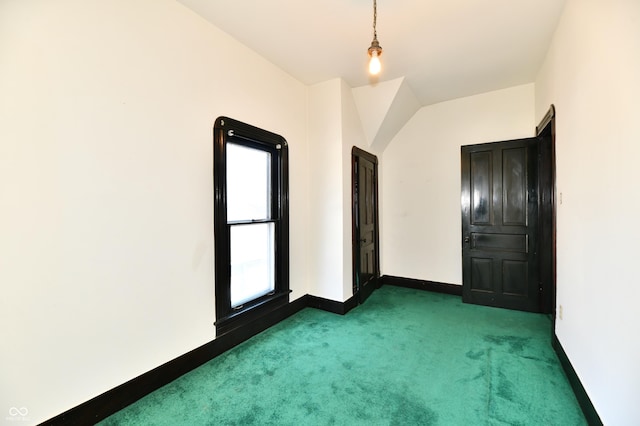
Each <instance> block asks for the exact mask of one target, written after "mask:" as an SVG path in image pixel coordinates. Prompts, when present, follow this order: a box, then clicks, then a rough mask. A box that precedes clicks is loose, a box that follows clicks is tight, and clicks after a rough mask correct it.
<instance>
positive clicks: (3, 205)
mask: <svg viewBox="0 0 640 426" xmlns="http://www.w3.org/2000/svg"><path fill="white" fill-rule="evenodd" d="M0 94H1V95H0V120H1V121H2V122H1V124H0V235H1V236H2V237H1V238H0V282H1V283H2V289H3V294H2V297H1V298H0V336H1V341H2V350H1V351H0V365H1V366H2V367H1V368H2V379H1V380H0V421H4V420H5V416H6V415H7V414H6V413H8V412H9V408H10V407H14V406H15V407H26V408H27V409H28V410H29V414H28V417H29V419H30V422H31V423H37V422H40V421H43V420H45V419H47V418H50V417H52V416H55V415H57V414H59V413H61V412H63V411H65V410H67V409H69V408H72V407H74V406H76V405H78V404H80V403H82V402H84V401H86V400H88V399H90V398H92V397H94V396H96V395H99V394H101V393H103V392H105V391H106V390H109V389H111V388H113V387H115V386H117V385H120V384H122V383H124V382H126V381H127V380H129V379H131V378H133V377H135V376H137V375H139V374H141V373H144V372H146V371H148V370H151V369H152V368H155V367H157V366H158V365H160V364H162V363H164V362H166V361H169V360H171V359H173V358H175V357H176V356H179V355H181V354H184V353H186V352H188V351H189V350H191V349H194V348H196V347H198V346H199V345H202V344H204V343H206V342H208V341H210V340H211V339H213V338H214V336H215V330H214V326H213V321H214V320H215V312H214V282H213V251H212V250H213V223H212V222H213V208H212V204H213V199H212V192H213V184H212V167H213V166H212V127H213V123H214V120H215V118H216V117H217V116H219V115H228V116H231V117H233V118H236V119H238V120H242V121H246V122H248V123H251V124H254V125H257V126H260V127H263V128H265V129H267V130H270V131H273V132H276V133H279V134H281V135H283V136H284V137H285V138H286V139H287V140H288V142H289V147H290V148H289V149H290V176H291V179H290V206H291V208H290V215H291V232H290V235H291V287H292V289H293V296H292V297H293V298H297V297H299V296H301V295H303V294H306V293H307V292H308V289H307V281H308V265H307V263H308V261H307V249H308V246H309V241H308V240H307V232H306V230H307V228H308V226H307V225H308V207H309V203H308V191H307V189H308V177H307V176H308V172H307V169H308V163H307V161H308V152H307V141H306V137H307V124H306V123H307V121H306V120H307V87H306V86H305V85H303V84H301V83H300V82H298V81H296V80H293V79H292V78H291V77H290V76H289V75H288V74H286V73H284V72H282V71H280V70H279V69H277V68H276V67H275V66H273V65H272V64H270V63H268V62H266V61H265V60H263V59H262V58H261V57H259V56H257V55H256V54H255V53H253V52H251V51H250V50H248V49H247V48H245V47H243V46H242V45H240V44H238V43H237V42H236V41H234V40H233V39H231V38H230V37H228V36H227V35H225V34H224V33H222V32H221V31H219V30H217V29H216V28H214V27H212V26H211V25H210V24H208V23H206V22H205V21H204V20H202V19H201V18H199V17H198V16H196V15H195V14H193V13H192V12H191V11H189V10H187V9H186V8H184V7H183V6H181V5H179V4H178V3H176V2H174V1H170V0H139V1H135V2H131V1H128V0H112V1H100V0H57V1H46V2H43V1H3V2H0ZM27 423H29V422H27Z"/></svg>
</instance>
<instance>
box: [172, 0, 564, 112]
mask: <svg viewBox="0 0 640 426" xmlns="http://www.w3.org/2000/svg"><path fill="white" fill-rule="evenodd" d="M178 1H179V2H180V3H182V4H184V5H185V6H187V7H188V8H190V9H192V10H193V11H195V12H196V13H198V14H199V15H201V16H202V17H203V18H205V19H206V20H208V21H209V22H211V23H212V24H214V25H215V26H216V27H218V28H220V29H222V30H223V31H225V32H227V33H228V34H230V35H231V36H233V37H234V38H236V39H237V40H239V41H240V42H242V43H243V44H245V45H246V46H248V47H249V48H251V49H252V50H254V51H256V52H258V53H259V54H261V55H262V56H264V57H265V58H267V59H268V60H269V61H271V62H272V63H274V64H276V65H277V66H279V67H280V68H282V69H283V70H285V71H286V72H288V73H289V74H291V75H292V76H293V77H295V78H296V79H298V80H300V81H302V82H304V83H306V84H315V83H319V82H323V81H326V80H330V79H333V78H336V77H340V78H343V79H344V80H345V81H346V82H347V84H349V85H350V86H351V87H359V86H364V85H367V84H370V83H375V82H374V81H372V80H370V77H369V76H368V74H367V68H366V67H367V60H368V56H367V48H368V47H369V45H370V43H371V39H372V38H373V27H372V25H373V0H319V1H315V2H309V1H305V0H269V1H266V0H178ZM564 3H565V0H378V6H377V7H378V18H377V32H378V40H379V41H380V45H381V46H382V48H383V50H384V51H383V55H382V57H381V60H382V66H383V69H382V72H381V74H380V76H379V79H380V81H386V80H392V79H395V78H398V77H405V78H406V82H407V83H408V85H409V86H410V87H411V89H412V90H413V92H414V93H415V95H416V96H417V98H418V99H419V101H420V102H421V103H422V105H429V104H433V103H436V102H441V101H445V100H449V99H455V98H459V97H463V96H470V95H474V94H478V93H483V92H488V91H491V90H498V89H502V88H506V87H511V86H515V85H519V84H525V83H530V82H533V81H534V80H535V76H536V74H537V72H538V69H539V68H540V66H541V64H542V60H543V58H544V55H545V53H546V51H547V48H548V47H549V43H550V41H551V38H552V36H553V32H554V30H555V28H556V25H557V23H558V19H559V17H560V14H561V12H562V8H563V6H564Z"/></svg>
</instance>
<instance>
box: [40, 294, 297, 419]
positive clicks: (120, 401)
mask: <svg viewBox="0 0 640 426" xmlns="http://www.w3.org/2000/svg"><path fill="white" fill-rule="evenodd" d="M308 297H309V296H307V295H305V296H303V297H301V298H299V299H297V300H294V301H293V302H291V303H289V304H287V305H285V306H282V307H280V308H279V309H277V310H274V311H271V312H269V313H268V314H266V315H265V316H263V317H261V318H259V319H256V320H255V321H253V322H251V323H249V324H247V325H246V326H244V327H241V328H237V329H234V330H232V331H230V332H228V333H225V334H223V335H221V336H219V337H217V338H216V339H215V340H212V341H211V342H209V343H205V344H204V345H202V346H200V347H199V348H196V349H194V350H192V351H190V352H187V353H186V354H184V355H181V356H179V357H178V358H175V359H173V360H171V361H169V362H167V363H165V364H163V365H161V366H159V367H157V368H154V369H153V370H151V371H148V372H146V373H144V374H142V375H140V376H138V377H136V378H134V379H131V380H129V381H128V382H126V383H124V384H122V385H120V386H117V387H115V388H113V389H111V390H109V391H107V392H105V393H103V394H101V395H98V396H97V397H95V398H93V399H91V400H89V401H87V402H85V403H83V404H80V405H78V406H77V407H74V408H72V409H70V410H68V411H65V412H64V413H62V414H60V415H58V416H56V417H53V418H51V419H49V420H47V421H45V422H43V423H42V424H43V425H87V424H95V423H97V422H99V421H101V420H104V419H106V418H107V417H109V416H110V415H112V414H114V413H116V412H118V411H120V410H122V409H123V408H125V407H126V406H128V405H130V404H132V403H134V402H136V401H137V400H139V399H140V398H142V397H144V396H146V395H148V394H150V393H151V392H153V391H155V390H156V389H159V388H161V387H162V386H164V385H166V384H169V383H170V382H172V381H174V380H175V379H177V378H178V377H180V376H182V375H183V374H186V373H188V372H189V371H191V370H193V369H195V368H197V367H199V366H201V365H202V364H204V363H206V362H208V361H210V360H212V359H213V358H215V357H217V356H218V355H220V354H222V353H224V352H226V351H228V350H229V349H231V348H233V347H234V346H237V345H239V344H240V343H242V342H244V341H245V340H248V339H249V338H251V337H253V336H255V335H256V334H258V333H260V332H262V331H264V330H266V329H267V328H269V327H271V326H273V325H275V324H277V323H278V322H280V321H282V320H284V319H286V318H288V317H290V316H291V315H293V314H295V313H296V312H298V311H301V310H302V309H304V308H306V307H307V306H308V304H307V303H308Z"/></svg>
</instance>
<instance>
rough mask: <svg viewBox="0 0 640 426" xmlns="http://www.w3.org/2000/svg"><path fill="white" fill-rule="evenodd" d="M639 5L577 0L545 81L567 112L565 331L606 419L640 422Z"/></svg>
mask: <svg viewBox="0 0 640 426" xmlns="http://www.w3.org/2000/svg"><path fill="white" fill-rule="evenodd" d="M639 76H640V2H638V1H635V0H613V1H595V0H589V1H585V0H579V1H578V0H569V1H568V2H567V5H566V7H565V11H564V14H563V17H562V18H561V20H560V24H559V27H558V29H557V31H556V34H555V36H554V39H553V43H552V45H551V48H550V50H549V52H548V54H547V57H546V60H545V63H544V66H543V68H542V69H541V71H540V73H539V75H538V78H537V80H536V118H537V119H540V118H542V116H543V115H544V113H545V112H546V110H547V109H548V108H549V105H550V104H551V103H553V104H555V106H556V111H557V129H556V140H557V142H556V144H557V146H556V151H557V162H556V163H557V164H556V166H557V187H558V192H559V193H562V204H561V205H559V206H558V230H557V233H558V234H557V249H558V258H557V261H558V271H557V281H558V300H557V302H558V305H562V307H563V318H562V319H558V321H557V324H556V334H557V336H558V338H559V340H560V342H561V343H562V346H563V347H564V349H565V351H566V352H567V355H568V356H569V359H570V360H571V363H572V364H573V367H574V368H575V369H576V372H577V374H578V376H579V377H580V380H581V381H582V384H583V385H584V387H585V388H586V390H587V392H588V394H589V396H590V398H591V400H592V402H593V404H594V406H595V408H596V410H597V411H598V413H599V414H600V416H601V418H602V420H603V422H604V423H605V424H608V425H637V424H640V405H639V404H638V401H639V400H638V395H640V366H639V364H638V360H640V338H639V337H638V336H639V333H640V313H639V312H640V311H639V310H638V308H637V301H638V300H639V299H640V286H638V282H639V278H638V269H637V264H638V257H639V256H640V230H639V228H638V227H637V226H636V225H635V222H636V221H637V218H638V212H639V211H640V199H639V198H638V193H639V191H638V182H640V168H639V167H638V164H637V160H638V158H640V127H639V126H638V118H639V117H640V77H639Z"/></svg>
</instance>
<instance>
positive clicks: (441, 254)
mask: <svg viewBox="0 0 640 426" xmlns="http://www.w3.org/2000/svg"><path fill="white" fill-rule="evenodd" d="M534 134H535V123H534V86H533V84H527V85H523V86H516V87H513V88H509V89H504V90H499V91H495V92H490V93H485V94H481V95H476V96H471V97H467V98H462V99H456V100H453V101H448V102H443V103H439V104H435V105H430V106H426V107H423V108H421V109H420V110H419V111H418V112H417V113H416V114H415V115H414V116H413V117H412V119H411V120H410V121H409V122H408V123H407V124H406V126H405V127H404V128H403V129H402V130H401V131H400V132H399V133H398V134H397V135H396V137H395V138H394V139H393V140H392V142H391V143H390V144H389V146H388V147H387V149H386V150H385V151H384V153H383V155H382V164H383V170H384V173H383V179H382V194H383V198H382V203H381V205H382V217H383V224H382V267H383V274H385V275H395V276H401V277H406V278H414V279H421V280H429V281H437V282H444V283H449V284H462V257H461V256H462V251H461V238H462V237H461V226H462V225H461V213H460V147H461V146H462V145H470V144H477V143H483V142H496V141H501V140H509V139H517V138H523V137H531V136H534Z"/></svg>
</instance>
